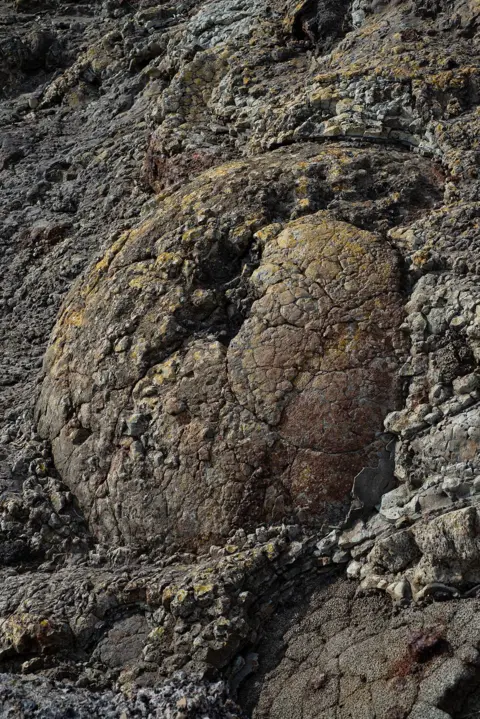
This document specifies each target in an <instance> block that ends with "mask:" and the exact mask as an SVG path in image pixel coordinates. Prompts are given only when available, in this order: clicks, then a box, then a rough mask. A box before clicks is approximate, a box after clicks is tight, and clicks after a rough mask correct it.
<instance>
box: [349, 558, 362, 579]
mask: <svg viewBox="0 0 480 719" xmlns="http://www.w3.org/2000/svg"><path fill="white" fill-rule="evenodd" d="M361 569H362V564H361V563H360V562H357V561H355V560H354V561H353V562H350V564H349V565H348V567H347V577H348V578H349V579H359V578H360V570H361Z"/></svg>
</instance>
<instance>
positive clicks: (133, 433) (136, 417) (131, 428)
mask: <svg viewBox="0 0 480 719" xmlns="http://www.w3.org/2000/svg"><path fill="white" fill-rule="evenodd" d="M149 423H150V418H149V417H148V416H147V415H144V414H132V416H131V417H129V418H128V419H127V423H126V424H127V431H126V434H127V435H129V436H130V437H140V436H141V435H142V434H144V433H145V432H146V431H147V429H148V425H149Z"/></svg>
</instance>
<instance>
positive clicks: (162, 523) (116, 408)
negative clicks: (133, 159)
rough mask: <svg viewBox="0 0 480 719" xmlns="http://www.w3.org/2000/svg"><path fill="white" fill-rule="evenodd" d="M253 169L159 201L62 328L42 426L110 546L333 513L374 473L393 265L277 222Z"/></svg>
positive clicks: (361, 245)
mask: <svg viewBox="0 0 480 719" xmlns="http://www.w3.org/2000/svg"><path fill="white" fill-rule="evenodd" d="M317 159H318V158H317ZM263 162H264V163H266V162H267V161H263ZM275 162H276V163H277V164H278V168H280V167H281V168H282V172H283V175H284V176H287V175H288V172H289V171H290V169H291V168H290V169H289V167H288V163H286V162H285V158H283V162H282V158H280V157H277V159H276V160H275V161H274V160H272V159H271V158H270V159H269V160H268V163H270V164H272V163H275ZM290 162H291V160H290ZM312 162H313V161H312ZM305 164H308V162H307V163H303V165H305ZM303 165H302V167H303ZM256 167H257V168H259V169H261V170H262V171H263V172H264V174H265V176H266V178H264V179H265V183H266V184H267V185H271V183H272V179H271V176H270V179H269V172H270V171H271V169H272V167H270V168H269V169H268V168H266V167H263V168H262V167H261V166H260V165H259V164H258V163H257V164H256ZM278 168H277V169H278ZM245 172H250V173H251V169H249V166H248V163H245V162H244V163H230V164H229V165H226V166H223V167H221V168H216V169H215V170H210V171H208V172H207V173H205V174H204V175H203V176H202V177H201V178H199V179H197V181H196V182H195V183H193V185H190V186H187V188H186V189H185V188H184V190H182V191H181V192H179V193H176V194H175V195H173V196H171V197H169V198H166V199H165V200H163V202H162V203H161V204H160V207H159V210H158V212H157V214H156V215H155V216H154V217H153V218H152V219H150V220H149V221H148V222H147V223H145V224H144V225H143V226H141V227H140V228H139V229H137V230H135V231H131V232H129V233H126V234H125V235H123V236H122V237H121V238H120V239H119V240H118V241H117V242H116V243H115V244H114V245H113V246H112V248H111V249H110V250H109V251H108V252H107V254H106V256H105V257H104V258H103V260H101V261H100V262H99V263H97V265H96V266H94V267H93V269H92V270H91V272H90V273H89V274H87V276H86V278H85V279H84V280H83V282H82V284H80V285H77V287H76V288H74V290H73V291H72V293H71V294H70V296H69V298H68V300H67V302H66V305H65V307H64V310H63V313H62V314H61V316H60V317H59V320H58V323H57V326H56V328H55V331H54V333H53V337H52V340H51V345H50V349H49V351H48V352H47V355H46V362H45V367H46V378H45V381H44V384H43V388H42V393H41V397H40V400H39V403H38V406H37V412H38V417H39V427H40V431H41V432H42V434H43V435H44V436H47V437H49V438H50V439H51V440H52V445H53V452H54V457H55V462H56V465H57V468H58V469H59V471H60V472H61V474H62V477H63V479H64V481H65V482H66V483H67V484H68V485H69V487H70V488H71V489H72V491H73V492H74V493H75V495H76V496H77V498H78V500H79V502H80V505H81V507H82V509H83V510H84V512H85V514H86V516H87V517H88V521H89V523H90V526H91V528H92V530H93V531H94V532H95V533H96V534H97V535H98V536H99V538H101V539H102V540H103V541H108V542H112V541H113V542H115V543H122V544H125V543H127V544H128V543H130V544H144V543H146V542H148V543H153V542H156V541H163V540H169V541H173V540H175V541H176V542H177V543H179V544H181V545H184V546H199V545H203V544H205V543H207V542H212V541H217V540H219V539H221V538H222V537H225V536H227V535H228V533H229V531H230V530H231V529H232V527H236V526H248V525H254V524H255V523H259V522H264V521H272V520H278V519H281V518H282V517H284V516H287V515H290V514H296V515H297V516H298V517H300V519H302V521H305V522H314V523H315V522H318V521H322V520H324V519H325V518H327V517H329V518H330V519H333V518H337V517H338V516H339V513H340V514H341V513H342V512H343V510H344V508H345V502H346V500H347V497H348V494H349V492H350V488H351V485H352V480H353V477H354V476H355V474H356V473H357V472H358V471H359V470H360V469H361V468H362V467H363V466H365V465H366V464H372V463H374V464H375V463H376V453H377V451H378V449H379V447H378V441H377V439H376V437H377V436H378V433H379V432H381V430H382V423H383V418H384V417H385V415H386V414H387V413H388V412H389V411H391V410H392V409H394V408H395V407H396V406H397V405H398V400H399V388H398V385H397V379H396V376H397V374H398V366H399V363H400V362H401V361H402V356H403V353H404V347H403V340H402V335H401V333H400V330H399V327H400V324H401V322H402V301H401V296H400V293H399V291H398V287H399V267H398V260H397V256H396V254H395V252H394V251H393V250H392V248H391V247H390V246H389V245H388V244H387V243H385V241H384V240H382V239H380V238H378V237H377V236H375V235H374V234H372V233H370V232H367V231H364V230H360V229H358V228H356V227H354V226H353V225H350V224H348V223H346V222H343V221H339V220H337V219H336V218H335V217H334V216H333V215H332V214H331V213H329V212H327V211H319V212H316V213H313V214H311V215H309V216H307V217H300V218H298V219H294V220H292V219H289V218H290V217H291V212H288V213H287V216H286V217H284V218H282V217H280V216H279V210H278V207H276V206H275V204H273V205H272V201H271V197H269V198H268V201H264V200H259V199H258V198H259V197H260V198H261V197H263V195H262V192H260V191H259V192H257V193H256V195H253V194H252V193H251V191H250V190H251V188H250V190H248V191H247V190H245V185H246V183H245ZM259 174H260V173H259ZM252 175H253V173H252ZM255 182H257V183H258V182H260V181H259V180H258V175H257V179H256V180H255ZM247 184H248V183H247ZM241 188H243V189H241ZM242 193H243V195H242ZM253 197H255V199H252V198H253ZM212 198H213V199H212ZM213 200H215V202H214V201H213ZM262 203H263V204H262ZM272 206H273V208H274V209H273V210H272ZM272 220H277V221H274V222H272Z"/></svg>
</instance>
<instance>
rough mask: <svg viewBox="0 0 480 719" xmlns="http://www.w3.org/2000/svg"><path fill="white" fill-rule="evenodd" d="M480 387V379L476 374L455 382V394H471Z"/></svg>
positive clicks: (458, 378)
mask: <svg viewBox="0 0 480 719" xmlns="http://www.w3.org/2000/svg"><path fill="white" fill-rule="evenodd" d="M478 386H479V377H478V375H476V374H475V373H474V372H472V373H471V374H467V375H465V376H464V377H457V379H454V380H453V391H454V392H455V394H471V393H472V392H475V390H476V389H478Z"/></svg>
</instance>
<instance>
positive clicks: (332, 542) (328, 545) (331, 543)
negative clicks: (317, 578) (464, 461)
mask: <svg viewBox="0 0 480 719" xmlns="http://www.w3.org/2000/svg"><path fill="white" fill-rule="evenodd" d="M479 479H480V477H479ZM339 537H340V532H339V530H338V529H334V530H333V531H332V532H330V534H327V536H326V537H324V538H323V539H321V540H320V541H319V542H317V545H316V547H317V550H318V552H319V554H320V555H329V554H332V551H333V549H334V548H335V547H336V546H337V544H338V538H339Z"/></svg>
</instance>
